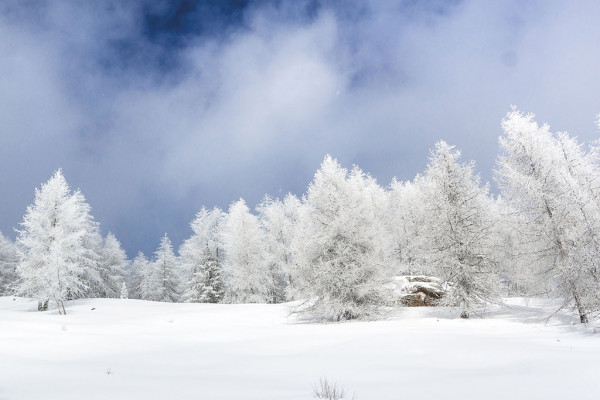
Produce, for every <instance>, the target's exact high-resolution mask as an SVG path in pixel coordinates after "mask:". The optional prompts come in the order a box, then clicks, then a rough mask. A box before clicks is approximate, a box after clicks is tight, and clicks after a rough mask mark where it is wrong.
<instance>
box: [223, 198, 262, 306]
mask: <svg viewBox="0 0 600 400" xmlns="http://www.w3.org/2000/svg"><path fill="white" fill-rule="evenodd" d="M263 244H264V234H263V232H262V231H261V229H260V225H259V222H258V219H257V217H256V216H254V215H252V214H251V213H250V210H249V209H248V206H246V203H245V202H244V200H243V199H240V200H238V201H235V202H233V203H232V204H231V206H230V207H229V212H228V214H227V218H226V221H225V226H224V231H223V246H224V250H225V261H224V264H223V278H224V282H225V301H227V302H229V303H266V302H268V301H270V300H271V295H272V293H273V286H274V282H273V277H272V275H271V271H270V270H269V265H268V263H267V261H266V259H265V250H264V246H263Z"/></svg>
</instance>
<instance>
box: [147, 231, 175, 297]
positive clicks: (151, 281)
mask: <svg viewBox="0 0 600 400" xmlns="http://www.w3.org/2000/svg"><path fill="white" fill-rule="evenodd" d="M154 256H155V260H154V262H153V263H152V264H151V265H152V268H151V271H150V273H149V274H148V275H147V276H146V279H147V280H148V281H147V286H146V290H147V292H148V294H149V300H155V301H163V302H168V303H174V302H177V301H178V300H179V279H178V274H177V266H178V262H177V257H176V256H175V253H174V252H173V245H172V244H171V240H170V239H169V238H168V236H167V234H166V233H165V235H164V236H163V237H162V239H161V240H160V245H159V246H158V249H157V250H156V252H155V253H154Z"/></svg>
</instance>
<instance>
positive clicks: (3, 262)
mask: <svg viewBox="0 0 600 400" xmlns="http://www.w3.org/2000/svg"><path fill="white" fill-rule="evenodd" d="M18 262H19V255H18V252H17V247H16V246H15V244H14V243H13V242H11V241H10V240H9V239H8V238H6V237H5V236H4V235H3V234H2V232H0V296H7V295H9V294H12V293H13V286H14V285H15V284H16V283H17V278H18V276H17V264H18Z"/></svg>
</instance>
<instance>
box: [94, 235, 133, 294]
mask: <svg viewBox="0 0 600 400" xmlns="http://www.w3.org/2000/svg"><path fill="white" fill-rule="evenodd" d="M101 255H102V260H101V263H100V277H101V280H102V289H101V293H100V297H118V296H119V295H120V292H121V287H122V285H123V283H124V281H123V279H124V277H125V270H126V268H127V265H128V264H129V260H127V254H125V250H123V248H122V247H121V243H120V242H119V241H118V240H117V238H116V237H115V235H113V234H112V233H110V232H109V233H108V235H106V238H105V239H104V245H103V246H102V251H101Z"/></svg>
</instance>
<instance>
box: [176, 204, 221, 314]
mask: <svg viewBox="0 0 600 400" xmlns="http://www.w3.org/2000/svg"><path fill="white" fill-rule="evenodd" d="M224 218H225V214H224V213H223V211H221V209H219V208H214V209H213V210H212V211H209V210H207V209H206V208H204V207H202V209H201V210H200V212H198V214H196V218H195V219H194V221H193V222H192V223H191V224H190V225H191V227H192V231H193V232H194V234H193V235H192V236H191V237H190V238H189V239H187V240H186V241H185V242H183V244H182V245H181V247H180V248H179V259H180V262H181V268H182V269H183V271H184V273H185V275H184V277H185V282H184V292H183V295H182V300H183V301H185V302H188V303H218V302H220V301H221V300H222V298H223V278H222V269H223V253H224V252H223V244H222V238H221V237H222V235H221V230H222V229H223V221H224Z"/></svg>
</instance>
